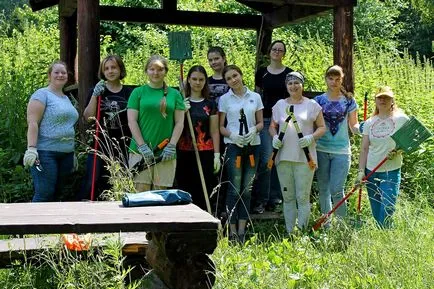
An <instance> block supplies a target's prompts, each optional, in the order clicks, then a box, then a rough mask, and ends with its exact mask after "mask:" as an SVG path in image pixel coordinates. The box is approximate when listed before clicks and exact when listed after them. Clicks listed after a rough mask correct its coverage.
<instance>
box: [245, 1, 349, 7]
mask: <svg viewBox="0 0 434 289" xmlns="http://www.w3.org/2000/svg"><path fill="white" fill-rule="evenodd" d="M238 2H240V3H242V4H244V5H247V6H251V7H252V6H253V7H254V6H255V5H262V6H264V7H265V5H269V6H270V5H271V6H274V7H280V6H285V5H299V6H320V7H336V6H356V5H357V0H240V1H238ZM258 7H260V6H258Z"/></svg>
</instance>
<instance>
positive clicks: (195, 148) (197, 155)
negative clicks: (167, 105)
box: [179, 62, 212, 214]
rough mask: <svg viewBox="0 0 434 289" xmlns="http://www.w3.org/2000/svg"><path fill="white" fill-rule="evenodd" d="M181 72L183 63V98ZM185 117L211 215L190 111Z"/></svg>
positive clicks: (180, 86) (209, 211)
mask: <svg viewBox="0 0 434 289" xmlns="http://www.w3.org/2000/svg"><path fill="white" fill-rule="evenodd" d="M183 71H184V69H183V63H182V62H181V78H180V83H179V88H180V90H181V91H182V92H181V93H182V95H183V96H184V97H185V94H184V92H185V91H184V80H183ZM185 115H186V116H187V122H188V128H189V131H190V135H191V141H192V143H193V149H194V154H195V156H196V163H197V168H198V170H199V177H200V183H201V184H202V191H203V196H204V198H205V203H206V210H207V211H208V213H209V214H212V212H211V205H210V202H209V195H208V190H207V188H206V183H205V177H204V175H203V169H202V163H201V162H200V156H199V149H198V148H197V142H196V136H195V135H194V128H193V122H192V121H191V115H190V111H188V110H187V112H186V113H185Z"/></svg>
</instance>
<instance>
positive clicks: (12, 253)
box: [0, 232, 149, 268]
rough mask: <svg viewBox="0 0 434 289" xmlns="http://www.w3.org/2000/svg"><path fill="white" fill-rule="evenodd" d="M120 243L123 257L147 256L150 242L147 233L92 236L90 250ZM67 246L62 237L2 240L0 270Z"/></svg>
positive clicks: (30, 260) (48, 236)
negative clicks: (110, 243) (44, 252)
mask: <svg viewBox="0 0 434 289" xmlns="http://www.w3.org/2000/svg"><path fill="white" fill-rule="evenodd" d="M113 241H119V242H120V244H121V245H122V255H123V256H130V255H133V256H145V255H146V248H147V246H148V243H149V242H148V240H147V239H146V233H145V232H132V233H118V234H114V233H113V234H108V233H107V234H92V243H91V246H90V248H89V250H95V251H97V250H98V249H104V248H106V247H107V244H108V242H113ZM64 246H65V243H64V242H63V240H62V239H61V236H60V235H46V236H44V235H38V236H29V237H26V236H24V237H22V238H9V239H4V240H0V268H7V267H9V266H10V265H11V264H15V263H16V262H17V261H21V262H23V261H25V260H27V261H28V262H32V261H33V259H32V257H34V256H37V255H38V254H41V253H42V252H43V251H45V250H50V249H60V248H62V247H64Z"/></svg>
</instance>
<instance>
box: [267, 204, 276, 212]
mask: <svg viewBox="0 0 434 289" xmlns="http://www.w3.org/2000/svg"><path fill="white" fill-rule="evenodd" d="M276 207H277V205H276V204H275V203H268V204H267V205H266V206H265V210H267V211H268V212H274V210H276Z"/></svg>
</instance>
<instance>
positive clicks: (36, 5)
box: [29, 0, 59, 12]
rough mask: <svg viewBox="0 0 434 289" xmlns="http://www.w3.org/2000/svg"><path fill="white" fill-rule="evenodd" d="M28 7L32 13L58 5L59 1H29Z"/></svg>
mask: <svg viewBox="0 0 434 289" xmlns="http://www.w3.org/2000/svg"><path fill="white" fill-rule="evenodd" d="M29 4H30V7H31V8H32V11H33V12H36V11H39V10H42V9H45V8H48V7H51V6H54V5H57V4H59V0H30V1H29Z"/></svg>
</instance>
